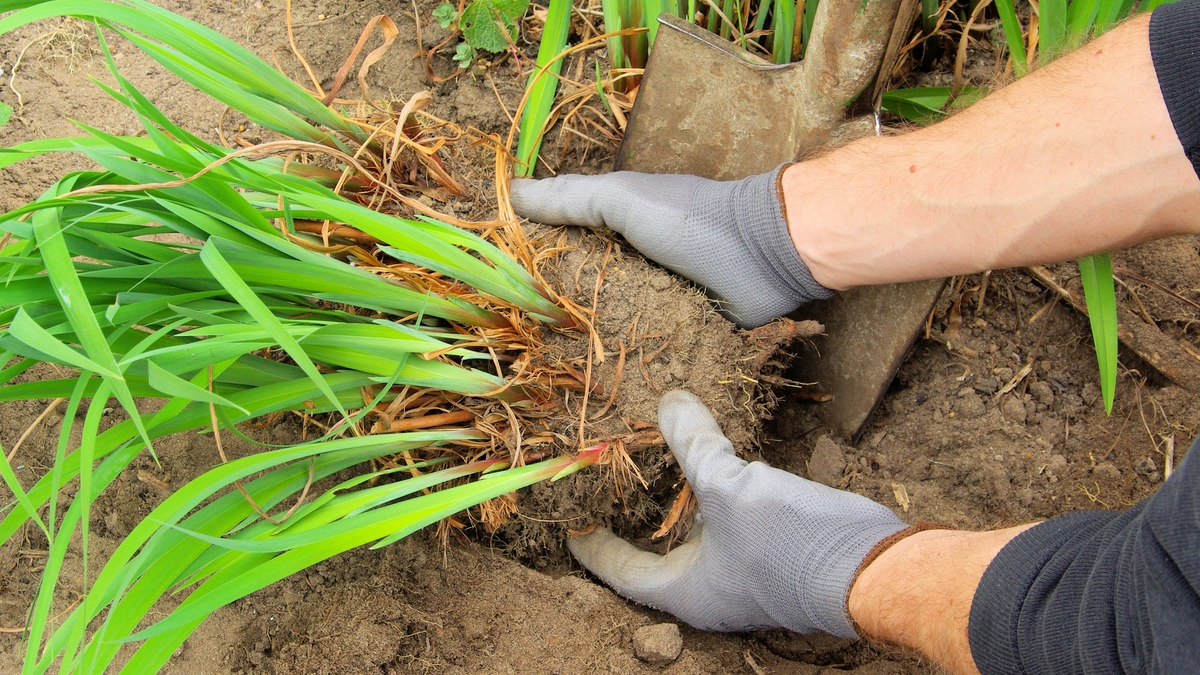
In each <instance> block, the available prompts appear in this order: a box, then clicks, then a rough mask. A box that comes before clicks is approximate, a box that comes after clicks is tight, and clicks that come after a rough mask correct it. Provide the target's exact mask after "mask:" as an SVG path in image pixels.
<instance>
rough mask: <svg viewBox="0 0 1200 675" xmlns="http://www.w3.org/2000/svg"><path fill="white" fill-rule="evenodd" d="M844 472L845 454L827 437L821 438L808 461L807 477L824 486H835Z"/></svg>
mask: <svg viewBox="0 0 1200 675" xmlns="http://www.w3.org/2000/svg"><path fill="white" fill-rule="evenodd" d="M845 470H846V453H845V452H843V451H842V446H840V445H838V443H837V441H835V440H833V439H832V438H830V437H829V436H821V437H820V438H818V439H817V444H816V446H815V447H814V448H813V453H812V458H810V459H809V460H808V477H809V478H811V479H813V480H815V481H817V482H818V483H823V484H825V485H830V486H834V485H837V483H838V482H839V481H841V479H842V473H843V472H844V471H845Z"/></svg>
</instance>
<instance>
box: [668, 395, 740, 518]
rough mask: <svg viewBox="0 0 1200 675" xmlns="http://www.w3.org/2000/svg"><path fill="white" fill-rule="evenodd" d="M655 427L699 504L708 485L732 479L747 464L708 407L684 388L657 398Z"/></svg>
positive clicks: (711, 485) (708, 488) (701, 504)
mask: <svg viewBox="0 0 1200 675" xmlns="http://www.w3.org/2000/svg"><path fill="white" fill-rule="evenodd" d="M658 428H659V430H660V431H662V435H663V439H664V440H666V442H667V446H669V447H670V448H671V454H673V455H675V459H676V460H677V461H678V462H679V468H681V469H683V475H685V476H687V479H688V482H689V483H691V485H692V489H693V490H695V492H696V498H697V499H699V500H700V506H701V508H703V506H704V498H705V494H706V493H707V492H708V491H709V490H710V488H712V487H714V486H717V485H721V484H724V483H725V482H726V481H729V480H732V479H733V478H734V477H735V476H736V475H737V474H738V473H739V472H741V471H742V469H744V468H745V467H746V461H745V460H743V459H741V458H739V457H738V456H737V454H736V453H734V450H733V444H732V443H730V442H729V439H728V438H725V434H723V433H722V432H721V426H720V425H719V424H717V421H716V420H715V419H713V416H712V413H710V412H709V411H708V408H707V407H706V406H705V405H704V403H702V402H701V401H700V399H699V398H696V396H695V395H693V394H690V393H688V392H686V391H681V390H675V391H669V392H667V393H666V394H664V395H663V397H662V398H661V399H659V402H658Z"/></svg>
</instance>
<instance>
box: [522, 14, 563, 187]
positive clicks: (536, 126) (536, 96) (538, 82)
mask: <svg viewBox="0 0 1200 675" xmlns="http://www.w3.org/2000/svg"><path fill="white" fill-rule="evenodd" d="M570 29H571V0H550V7H549V8H548V11H547V12H546V27H545V28H544V29H543V31H542V42H541V44H540V45H538V55H537V64H536V66H535V67H534V70H533V72H532V73H530V75H529V83H528V85H526V92H525V101H524V107H523V108H522V111H521V135H520V137H519V139H518V141H517V162H516V165H515V166H514V168H513V171H514V172H515V173H516V175H517V176H532V175H533V169H534V165H535V164H536V162H537V154H538V150H539V149H540V148H541V145H542V135H543V134H544V133H545V130H546V126H547V121H548V120H549V117H550V111H551V109H552V108H553V107H554V95H555V93H556V92H557V91H558V74H559V73H560V72H562V51H563V49H565V48H566V46H567V35H568V33H569V32H570Z"/></svg>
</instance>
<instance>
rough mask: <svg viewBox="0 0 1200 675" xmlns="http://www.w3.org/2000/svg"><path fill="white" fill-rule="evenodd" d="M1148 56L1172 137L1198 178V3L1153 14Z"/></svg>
mask: <svg viewBox="0 0 1200 675" xmlns="http://www.w3.org/2000/svg"><path fill="white" fill-rule="evenodd" d="M1150 56H1151V57H1152V58H1153V59H1154V72H1155V73H1156V74H1157V75H1158V87H1159V89H1160V90H1161V91H1162V95H1163V100H1164V101H1166V103H1167V112H1168V113H1170V115H1171V123H1172V124H1173V125H1174V126H1175V133H1176V134H1178V135H1179V141H1180V143H1182V144H1183V150H1184V152H1186V153H1187V156H1188V159H1190V160H1192V166H1193V167H1195V168H1196V173H1197V175H1200V0H1181V1H1180V2H1176V3H1173V4H1169V5H1163V6H1161V7H1159V8H1158V9H1156V10H1154V15H1153V16H1151V17H1150Z"/></svg>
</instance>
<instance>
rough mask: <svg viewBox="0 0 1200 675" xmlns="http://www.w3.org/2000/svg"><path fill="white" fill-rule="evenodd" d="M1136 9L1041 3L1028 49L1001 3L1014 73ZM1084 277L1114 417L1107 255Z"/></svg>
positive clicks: (1082, 265)
mask: <svg viewBox="0 0 1200 675" xmlns="http://www.w3.org/2000/svg"><path fill="white" fill-rule="evenodd" d="M1166 1H1170V0H1166ZM1161 4H1164V1H1163V0H1150V1H1149V2H1145V3H1142V4H1141V5H1139V6H1138V10H1139V11H1151V10H1153V9H1154V8H1155V7H1157V6H1159V5H1161ZM1133 5H1134V1H1133V0H1050V1H1048V2H1042V3H1040V5H1039V8H1038V32H1037V38H1036V41H1034V43H1033V44H1032V45H1030V48H1029V49H1026V41H1025V36H1024V33H1023V31H1022V27H1021V20H1020V17H1018V16H1017V10H1016V7H1015V6H1014V4H1013V0H996V10H997V12H998V13H999V15H1000V22H1001V25H1002V26H1003V28H1004V38H1005V42H1006V44H1007V46H1008V52H1009V56H1010V57H1011V58H1012V62H1013V72H1014V73H1015V74H1016V75H1017V76H1018V77H1020V76H1022V75H1024V74H1026V73H1027V72H1028V71H1029V68H1030V66H1031V65H1037V66H1043V65H1045V64H1047V63H1049V62H1051V61H1053V60H1054V59H1056V58H1058V57H1059V56H1062V55H1063V54H1065V53H1067V52H1069V51H1071V50H1072V49H1075V48H1077V47H1079V46H1080V45H1082V44H1084V43H1085V42H1087V41H1088V40H1089V39H1091V38H1092V37H1094V36H1097V35H1100V34H1102V33H1104V32H1105V31H1107V30H1108V29H1110V28H1112V27H1113V26H1115V25H1116V24H1117V22H1119V21H1121V20H1122V19H1124V18H1125V17H1127V16H1129V15H1130V14H1131V13H1132V12H1133V11H1134V9H1133ZM1031 57H1035V58H1036V64H1030V60H1031ZM1079 276H1080V281H1081V282H1082V284H1083V294H1084V300H1085V301H1086V302H1087V307H1088V320H1089V321H1090V323H1091V327H1092V341H1093V342H1094V344H1095V346H1096V360H1097V362H1098V364H1099V367H1100V389H1101V392H1102V393H1103V395H1104V410H1105V412H1107V413H1109V414H1111V413H1112V406H1113V397H1114V396H1115V394H1116V389H1117V299H1116V291H1115V289H1114V287H1113V274H1112V260H1111V258H1110V257H1109V255H1108V254H1107V253H1097V254H1095V255H1091V256H1088V257H1086V258H1083V259H1081V260H1080V261H1079Z"/></svg>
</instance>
